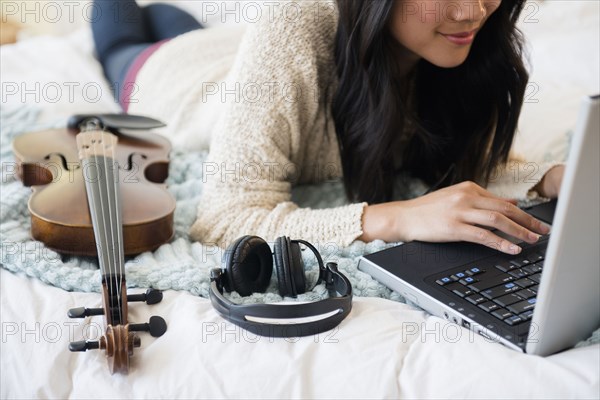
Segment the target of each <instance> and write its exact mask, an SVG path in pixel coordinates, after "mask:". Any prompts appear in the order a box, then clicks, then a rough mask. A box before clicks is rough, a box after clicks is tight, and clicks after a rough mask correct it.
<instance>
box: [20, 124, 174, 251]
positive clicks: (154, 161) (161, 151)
mask: <svg viewBox="0 0 600 400" xmlns="http://www.w3.org/2000/svg"><path fill="white" fill-rule="evenodd" d="M91 119H95V121H96V122H97V123H98V124H99V125H98V127H99V129H102V130H104V131H106V132H109V133H112V134H114V135H116V136H117V137H118V138H119V140H118V144H117V145H116V148H115V149H114V160H115V164H114V165H111V167H115V168H117V169H119V170H120V171H119V172H120V174H118V178H117V175H114V176H113V177H112V178H111V179H118V181H117V182H115V183H116V184H117V186H118V189H119V191H120V193H121V197H122V198H123V199H124V201H123V202H122V207H123V209H122V223H123V241H124V251H125V255H134V254H139V253H142V252H144V251H152V250H155V249H157V248H158V247H159V246H160V245H161V244H163V243H166V242H167V241H169V240H170V239H171V238H172V237H173V234H174V229H173V214H174V211H175V199H174V198H173V196H172V195H171V194H170V193H169V192H168V191H167V190H166V186H165V185H164V181H165V179H166V178H167V176H168V167H169V153H170V151H171V145H170V143H169V141H168V140H167V139H166V138H164V137H162V136H160V135H158V134H156V133H153V132H151V131H149V130H150V129H152V128H158V127H161V126H164V124H162V123H161V122H160V121H157V120H154V119H151V118H147V117H141V116H133V115H126V114H100V115H75V116H73V117H71V118H70V119H69V122H68V125H67V128H66V129H65V128H63V129H52V130H47V131H41V132H33V133H28V134H25V135H21V136H18V137H17V138H15V140H14V141H13V152H14V155H15V158H16V161H17V174H18V176H19V178H20V179H21V180H22V181H23V184H24V185H25V186H31V187H32V189H33V191H32V195H31V197H30V199H29V203H28V207H29V212H30V214H31V235H32V237H33V238H34V239H36V240H39V241H41V242H43V243H44V244H45V245H46V247H48V248H50V249H53V250H55V251H57V252H59V253H64V254H73V255H85V256H97V255H98V252H97V249H96V242H95V240H94V231H93V228H92V220H91V215H92V214H93V213H91V210H90V206H89V205H88V201H87V200H88V199H87V194H86V188H85V184H86V181H87V180H91V179H96V177H95V176H94V174H96V165H95V164H93V163H92V164H89V165H88V167H82V165H81V163H80V160H79V150H78V148H77V143H76V140H75V138H76V136H77V135H78V134H79V133H80V126H81V125H82V124H83V123H84V122H85V121H89V120H91ZM98 178H100V179H102V178H104V177H103V176H99V177H98Z"/></svg>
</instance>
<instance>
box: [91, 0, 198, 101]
mask: <svg viewBox="0 0 600 400" xmlns="http://www.w3.org/2000/svg"><path fill="white" fill-rule="evenodd" d="M94 13H95V15H94V16H93V18H92V33H93V36H94V43H95V46H96V53H97V55H98V59H99V60H100V63H101V64H102V68H103V70H104V75H106V77H107V78H108V80H109V82H110V84H111V87H112V88H113V89H116V91H115V97H116V99H117V100H119V98H120V96H119V89H120V88H122V85H123V83H124V80H125V76H126V74H127V70H128V69H129V67H130V66H131V64H132V63H133V61H134V60H135V58H136V57H137V56H138V55H139V54H140V53H141V52H142V51H144V50H145V49H146V48H148V47H149V46H151V45H153V44H154V43H156V42H160V41H162V40H165V39H171V38H174V37H176V36H178V35H181V34H183V33H186V32H189V31H192V30H196V29H202V28H203V26H202V25H201V24H200V23H199V22H198V21H197V20H196V19H195V18H194V17H192V16H191V15H190V14H188V13H187V12H185V11H183V10H181V9H180V8H177V7H175V6H172V5H169V4H163V3H155V4H150V5H148V6H147V7H139V6H138V5H137V3H136V2H135V0H94Z"/></svg>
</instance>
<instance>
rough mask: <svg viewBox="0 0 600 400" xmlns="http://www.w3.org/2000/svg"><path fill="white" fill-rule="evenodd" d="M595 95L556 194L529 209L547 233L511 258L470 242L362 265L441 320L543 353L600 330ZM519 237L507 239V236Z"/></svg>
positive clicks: (393, 253) (400, 250)
mask: <svg viewBox="0 0 600 400" xmlns="http://www.w3.org/2000/svg"><path fill="white" fill-rule="evenodd" d="M599 115H600V96H593V97H586V98H585V99H584V101H583V105H582V108H581V111H580V114H579V120H578V123H577V127H576V129H575V132H574V135H573V139H572V143H571V149H570V152H569V156H568V161H567V166H566V169H565V174H564V177H563V182H562V185H561V191H560V194H559V197H558V200H557V201H556V200H555V201H552V202H550V203H544V204H541V205H538V206H534V207H531V208H529V209H526V211H527V212H529V213H530V214H532V215H534V216H535V217H536V218H538V219H541V220H542V221H544V222H546V223H548V224H550V225H551V226H552V230H551V234H550V235H545V236H542V237H541V239H540V240H539V241H538V242H537V243H535V244H533V245H531V244H528V243H525V242H522V243H519V245H520V246H521V247H522V248H523V251H522V252H521V253H520V254H518V255H516V256H515V255H508V254H504V253H501V252H499V251H497V250H494V249H490V248H488V247H485V246H482V245H478V244H473V243H467V242H455V243H425V242H418V241H414V242H408V243H405V244H401V245H399V246H396V247H392V248H389V249H386V250H383V251H380V252H377V253H373V254H370V255H367V256H363V257H361V259H360V261H359V265H358V269H359V270H361V271H363V272H366V273H368V274H370V275H371V276H372V277H373V278H375V279H376V280H378V281H379V282H381V283H382V284H384V285H386V286H387V287H389V288H390V289H392V290H395V291H397V292H398V293H400V294H401V295H402V296H404V297H405V298H406V299H407V300H410V301H411V302H413V303H414V304H416V305H418V306H419V307H421V308H423V309H424V310H426V311H428V312H429V313H431V314H433V315H436V316H438V317H441V318H444V319H446V320H448V321H451V322H455V323H457V324H460V325H462V326H464V327H465V328H468V329H471V330H473V331H474V332H476V333H478V334H480V335H482V336H484V337H486V338H487V339H488V340H490V341H497V342H499V343H501V344H503V345H505V346H507V347H510V348H512V349H515V350H518V351H521V352H526V353H529V354H535V355H540V356H546V355H550V354H553V353H555V352H558V351H560V350H563V349H566V348H568V347H572V346H573V345H575V344H576V343H577V342H578V341H580V340H583V339H586V338H587V337H589V335H590V334H591V332H592V331H593V330H594V329H596V328H598V326H600V250H599V249H600V183H599V182H600V179H599V177H598V174H599V173H600V162H599V160H600V154H599V149H600V141H599V137H600V121H599V119H600V117H599ZM515 240H516V239H513V242H514V241H515Z"/></svg>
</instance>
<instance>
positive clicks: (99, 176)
mask: <svg viewBox="0 0 600 400" xmlns="http://www.w3.org/2000/svg"><path fill="white" fill-rule="evenodd" d="M96 130H98V129H96ZM92 143H93V146H94V163H95V167H96V173H97V176H96V187H97V189H98V191H99V196H98V197H99V198H100V212H101V213H102V227H103V229H102V231H103V234H104V245H102V243H100V246H99V247H100V248H99V249H98V258H100V257H102V259H103V264H106V265H105V266H106V267H108V274H106V273H105V274H106V275H107V278H108V282H107V286H108V291H109V295H110V298H109V299H108V301H107V303H108V304H107V307H109V308H110V304H111V300H112V299H113V298H114V297H113V287H112V281H111V279H110V277H111V274H112V266H111V265H110V263H109V262H108V259H107V258H106V257H105V255H106V251H107V248H108V245H109V243H110V242H109V240H108V230H107V229H106V215H105V205H104V202H103V200H102V198H103V196H102V182H101V179H102V174H101V173H100V161H99V159H98V145H99V143H98V141H97V140H92ZM102 154H103V155H104V152H102ZM104 160H105V162H104V163H103V164H104V165H106V157H104ZM104 175H105V176H106V170H105V173H104ZM115 290H116V288H115ZM105 311H106V313H109V312H110V310H105ZM107 315H108V314H107ZM110 320H112V318H110Z"/></svg>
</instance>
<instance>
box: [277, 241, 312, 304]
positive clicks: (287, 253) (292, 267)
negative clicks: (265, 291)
mask: <svg viewBox="0 0 600 400" xmlns="http://www.w3.org/2000/svg"><path fill="white" fill-rule="evenodd" d="M275 269H276V270H277V282H278V284H279V294H280V295H281V296H292V297H296V296H297V295H298V294H300V293H304V292H305V290H306V278H305V276H304V263H303V262H302V255H301V254H300V246H299V245H298V243H295V242H292V241H291V240H290V238H288V237H285V236H282V237H280V238H277V240H276V241H275Z"/></svg>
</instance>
